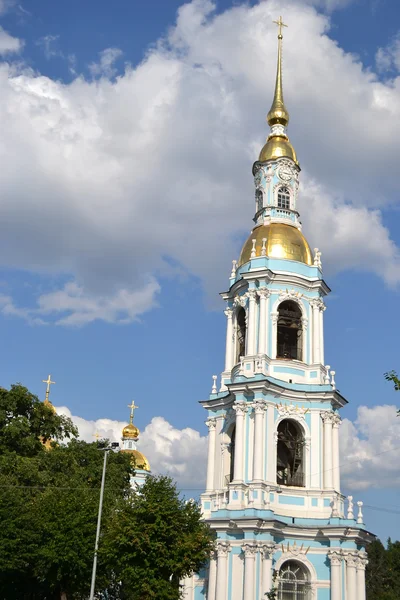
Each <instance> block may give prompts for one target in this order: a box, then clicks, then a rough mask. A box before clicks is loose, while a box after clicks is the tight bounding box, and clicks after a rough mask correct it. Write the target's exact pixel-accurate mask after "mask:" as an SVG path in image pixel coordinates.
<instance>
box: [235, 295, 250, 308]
mask: <svg viewBox="0 0 400 600" xmlns="http://www.w3.org/2000/svg"><path fill="white" fill-rule="evenodd" d="M233 304H234V305H235V306H241V307H242V308H246V304H247V294H243V296H235V299H234V301H233Z"/></svg>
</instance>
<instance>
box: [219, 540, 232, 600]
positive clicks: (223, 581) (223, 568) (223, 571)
mask: <svg viewBox="0 0 400 600" xmlns="http://www.w3.org/2000/svg"><path fill="white" fill-rule="evenodd" d="M230 549H231V547H230V544H229V542H217V556H218V559H217V560H218V566H217V586H216V600H226V596H227V589H228V585H227V584H228V553H229V552H230Z"/></svg>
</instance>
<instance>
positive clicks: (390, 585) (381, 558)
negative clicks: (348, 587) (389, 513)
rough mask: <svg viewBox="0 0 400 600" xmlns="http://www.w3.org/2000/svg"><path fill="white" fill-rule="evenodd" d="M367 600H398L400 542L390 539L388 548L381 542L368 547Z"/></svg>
mask: <svg viewBox="0 0 400 600" xmlns="http://www.w3.org/2000/svg"><path fill="white" fill-rule="evenodd" d="M366 586H367V600H398V598H399V589H400V542H392V541H391V539H390V538H389V540H388V543H387V548H385V547H384V545H383V544H382V542H381V541H380V540H375V541H374V542H372V543H371V544H370V545H369V546H368V566H367V570H366Z"/></svg>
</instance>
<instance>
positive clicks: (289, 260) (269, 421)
mask: <svg viewBox="0 0 400 600" xmlns="http://www.w3.org/2000/svg"><path fill="white" fill-rule="evenodd" d="M276 23H277V25H278V65H277V74H276V84H275V94H274V98H273V102H272V106H271V109H270V111H269V113H268V116H267V121H268V124H269V127H270V133H269V135H268V138H267V141H266V143H265V145H264V147H263V148H262V150H261V152H260V155H259V158H258V160H256V162H255V163H254V165H253V176H254V184H255V214H254V219H253V220H254V227H253V230H252V232H251V233H250V235H249V237H248V239H247V241H246V242H245V243H244V245H243V248H242V251H241V254H240V257H239V260H238V261H233V268H232V272H231V274H230V277H229V286H228V290H227V291H226V292H224V293H222V294H221V296H222V298H223V300H224V301H225V305H226V307H225V315H226V318H227V334H226V353H225V367H224V370H223V372H222V375H221V383H220V385H219V386H217V377H215V376H214V378H213V380H214V382H213V388H212V391H211V394H210V397H209V399H208V400H205V401H202V405H203V406H204V408H205V409H206V410H207V412H208V418H207V421H206V424H207V426H208V428H209V437H208V464H207V482H206V491H205V492H204V493H203V494H202V496H201V504H202V509H203V514H204V518H205V519H206V521H207V522H208V523H209V524H210V526H211V528H212V529H213V530H215V532H216V536H217V541H216V546H215V552H214V554H213V556H212V557H211V560H210V564H209V566H208V569H207V571H206V572H204V573H202V574H199V575H196V576H194V577H193V578H192V579H191V580H190V581H189V580H186V582H185V585H186V588H185V589H186V596H185V597H186V598H187V599H189V598H190V599H191V600H195V599H196V600H197V599H198V598H206V599H207V600H260V599H264V598H266V593H267V592H269V591H271V589H272V587H273V586H275V587H276V588H277V590H278V596H277V597H278V598H279V599H281V600H300V599H302V600H365V566H366V563H367V560H366V553H365V547H366V544H367V543H368V542H369V541H371V540H372V539H373V536H372V535H371V534H370V533H368V531H367V530H366V529H365V526H364V522H363V514H362V502H361V501H358V502H357V507H356V510H355V509H354V503H353V498H352V496H349V497H348V498H347V499H346V498H345V497H344V496H343V495H342V493H341V490H340V464H339V426H340V422H341V418H340V414H339V413H340V409H341V408H342V407H343V406H345V405H346V404H347V400H346V399H345V398H344V397H343V396H342V394H341V393H340V392H339V391H338V390H337V389H336V383H335V372H334V371H333V370H331V368H330V366H329V365H327V364H326V363H325V357H324V312H325V303H324V299H325V298H326V296H327V295H328V294H329V292H330V289H329V287H328V285H327V284H326V283H325V281H324V279H323V274H322V262H321V252H320V251H319V250H318V249H314V251H313V252H312V251H311V249H310V246H309V244H308V242H307V240H306V238H305V237H304V235H303V233H302V230H301V229H302V227H301V221H300V215H299V212H298V207H297V195H298V190H299V175H300V165H299V162H298V160H297V156H296V152H295V150H294V148H293V146H292V144H291V142H290V140H289V138H288V135H287V127H288V124H289V113H288V111H287V109H286V106H285V103H284V99H283V87H282V28H283V27H285V25H284V23H283V22H282V18H279V20H278V21H276ZM274 572H275V573H276V578H275V579H274V578H273V573H274Z"/></svg>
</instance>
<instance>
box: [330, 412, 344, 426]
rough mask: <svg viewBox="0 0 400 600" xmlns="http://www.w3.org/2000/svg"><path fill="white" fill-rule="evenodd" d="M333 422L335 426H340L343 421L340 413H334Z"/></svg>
mask: <svg viewBox="0 0 400 600" xmlns="http://www.w3.org/2000/svg"><path fill="white" fill-rule="evenodd" d="M332 423H333V426H334V427H339V426H340V424H341V423H342V419H341V418H340V415H338V414H337V413H333V417H332Z"/></svg>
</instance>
